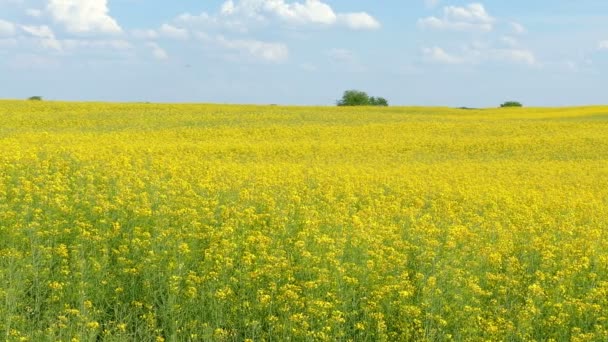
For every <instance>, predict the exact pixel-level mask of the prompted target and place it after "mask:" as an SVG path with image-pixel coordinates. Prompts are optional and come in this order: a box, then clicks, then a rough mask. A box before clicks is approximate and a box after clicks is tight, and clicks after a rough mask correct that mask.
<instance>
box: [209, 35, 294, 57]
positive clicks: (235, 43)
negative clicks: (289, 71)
mask: <svg viewBox="0 0 608 342" xmlns="http://www.w3.org/2000/svg"><path fill="white" fill-rule="evenodd" d="M215 42H216V43H217V44H219V45H220V46H221V47H223V48H225V49H228V50H236V51H239V52H241V53H246V54H249V55H250V56H252V57H255V58H257V59H261V60H264V61H267V62H274V63H277V62H283V61H285V60H287V58H288V57H289V49H288V48H287V46H286V45H285V44H282V43H270V42H263V41H259V40H238V39H237V40H230V39H226V38H224V37H223V36H219V37H217V38H216V40H215Z"/></svg>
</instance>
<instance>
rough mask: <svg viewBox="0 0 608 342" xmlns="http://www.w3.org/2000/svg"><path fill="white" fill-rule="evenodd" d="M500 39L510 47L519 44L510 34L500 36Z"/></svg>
mask: <svg viewBox="0 0 608 342" xmlns="http://www.w3.org/2000/svg"><path fill="white" fill-rule="evenodd" d="M500 41H501V42H502V43H503V44H505V45H507V46H510V47H515V46H517V45H518V44H519V42H518V41H517V39H515V38H513V37H511V36H502V37H501V38H500Z"/></svg>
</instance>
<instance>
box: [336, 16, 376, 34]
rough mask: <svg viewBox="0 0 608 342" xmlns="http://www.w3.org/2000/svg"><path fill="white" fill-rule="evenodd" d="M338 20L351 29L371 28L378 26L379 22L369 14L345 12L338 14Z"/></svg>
mask: <svg viewBox="0 0 608 342" xmlns="http://www.w3.org/2000/svg"><path fill="white" fill-rule="evenodd" d="M338 22H340V23H344V25H345V26H346V27H348V28H351V29H353V30H373V29H377V28H380V23H379V22H378V21H377V20H376V19H375V18H374V17H372V16H371V15H369V14H367V13H365V12H360V13H347V14H340V15H338Z"/></svg>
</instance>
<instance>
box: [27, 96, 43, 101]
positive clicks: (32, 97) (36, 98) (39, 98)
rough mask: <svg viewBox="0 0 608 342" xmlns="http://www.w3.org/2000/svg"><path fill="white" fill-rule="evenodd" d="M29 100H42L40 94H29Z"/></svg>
mask: <svg viewBox="0 0 608 342" xmlns="http://www.w3.org/2000/svg"><path fill="white" fill-rule="evenodd" d="M28 100H30V101H42V96H30V97H29V98H28Z"/></svg>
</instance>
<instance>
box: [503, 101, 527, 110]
mask: <svg viewBox="0 0 608 342" xmlns="http://www.w3.org/2000/svg"><path fill="white" fill-rule="evenodd" d="M500 107H501V108H506V107H523V105H522V104H521V103H519V102H517V101H507V102H505V103H503V104H501V105H500Z"/></svg>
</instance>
